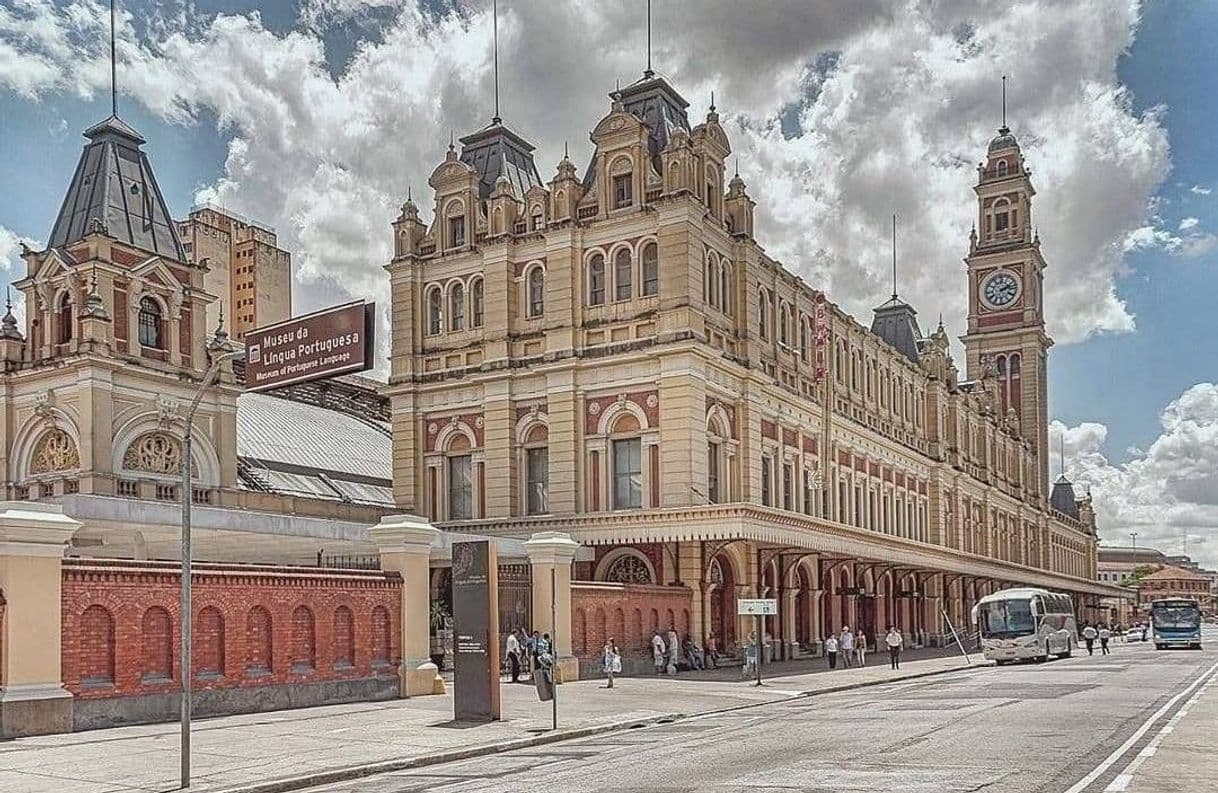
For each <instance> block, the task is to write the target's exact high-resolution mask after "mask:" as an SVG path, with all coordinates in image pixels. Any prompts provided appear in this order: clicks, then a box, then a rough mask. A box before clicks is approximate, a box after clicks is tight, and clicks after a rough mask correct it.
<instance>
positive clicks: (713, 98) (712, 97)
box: [710, 91, 715, 113]
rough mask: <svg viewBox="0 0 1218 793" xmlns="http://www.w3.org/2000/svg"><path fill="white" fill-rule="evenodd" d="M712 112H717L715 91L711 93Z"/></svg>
mask: <svg viewBox="0 0 1218 793" xmlns="http://www.w3.org/2000/svg"><path fill="white" fill-rule="evenodd" d="M710 110H711V112H712V113H714V112H715V92H714V91H711V105H710Z"/></svg>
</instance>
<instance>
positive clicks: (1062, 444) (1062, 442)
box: [1057, 428, 1066, 479]
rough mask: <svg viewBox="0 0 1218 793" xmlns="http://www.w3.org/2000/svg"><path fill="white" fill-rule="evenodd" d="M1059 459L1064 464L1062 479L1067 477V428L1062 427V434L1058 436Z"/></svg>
mask: <svg viewBox="0 0 1218 793" xmlns="http://www.w3.org/2000/svg"><path fill="white" fill-rule="evenodd" d="M1057 448H1058V459H1059V460H1061V465H1062V479H1065V478H1066V430H1065V429H1064V428H1063V429H1062V434H1061V435H1059V436H1057Z"/></svg>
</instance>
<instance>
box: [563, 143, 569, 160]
mask: <svg viewBox="0 0 1218 793" xmlns="http://www.w3.org/2000/svg"><path fill="white" fill-rule="evenodd" d="M562 158H563V159H564V160H569V159H571V155H570V154H568V152H567V142H566V141H565V140H564V141H563V142H562Z"/></svg>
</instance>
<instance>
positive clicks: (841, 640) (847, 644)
mask: <svg viewBox="0 0 1218 793" xmlns="http://www.w3.org/2000/svg"><path fill="white" fill-rule="evenodd" d="M837 643H838V646H839V647H841V650H842V666H843V667H845V668H846V669H849V668H850V661H851V659H853V658H854V634H853V633H851V632H850V626H849V625H845V626H843V627H842V635H841V636H840V637H838V640H837Z"/></svg>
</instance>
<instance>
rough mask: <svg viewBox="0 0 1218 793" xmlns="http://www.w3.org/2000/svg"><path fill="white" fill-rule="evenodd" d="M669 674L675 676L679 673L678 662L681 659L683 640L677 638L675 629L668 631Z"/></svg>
mask: <svg viewBox="0 0 1218 793" xmlns="http://www.w3.org/2000/svg"><path fill="white" fill-rule="evenodd" d="M665 638H667V640H668V642H667V643H668V674H670V675H675V674H676V673H677V660H678V659H679V658H680V657H681V640H680V639H678V638H677V631H676V629H675V628H671V627H670V628H669V629H668V636H667V637H665Z"/></svg>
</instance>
